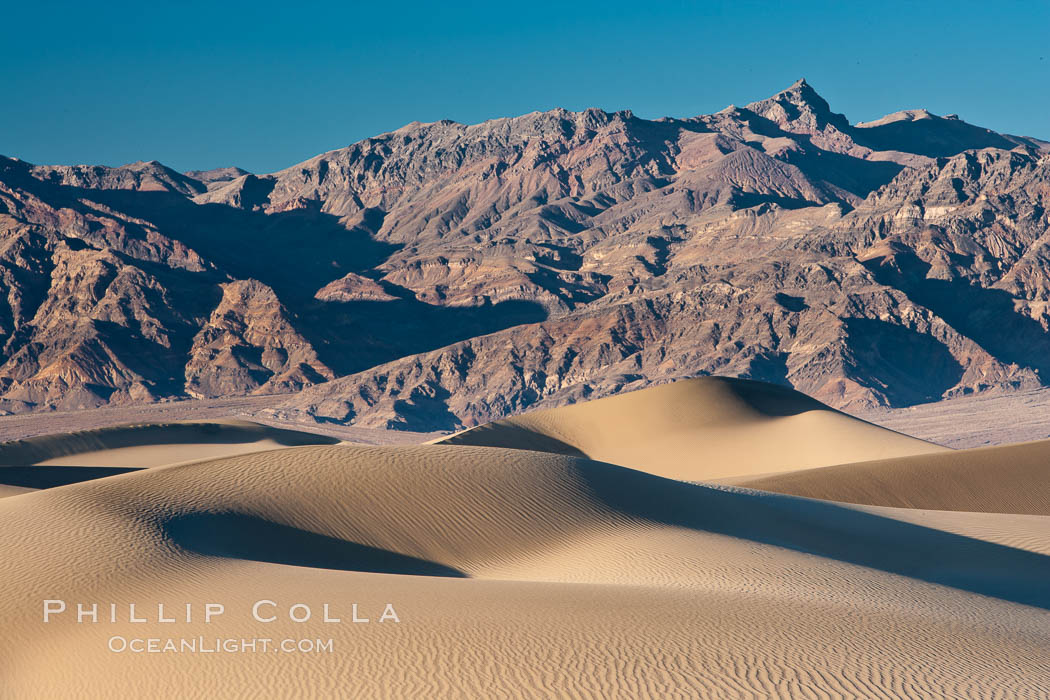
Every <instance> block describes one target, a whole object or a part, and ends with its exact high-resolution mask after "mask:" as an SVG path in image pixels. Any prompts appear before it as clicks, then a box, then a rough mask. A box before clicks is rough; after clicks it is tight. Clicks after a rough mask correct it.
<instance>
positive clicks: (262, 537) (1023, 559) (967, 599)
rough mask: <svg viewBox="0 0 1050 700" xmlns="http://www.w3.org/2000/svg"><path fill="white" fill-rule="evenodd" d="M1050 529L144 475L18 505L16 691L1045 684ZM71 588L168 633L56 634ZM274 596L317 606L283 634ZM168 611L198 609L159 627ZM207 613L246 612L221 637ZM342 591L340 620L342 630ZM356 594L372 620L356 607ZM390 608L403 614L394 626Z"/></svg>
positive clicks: (164, 693) (281, 465)
mask: <svg viewBox="0 0 1050 700" xmlns="http://www.w3.org/2000/svg"><path fill="white" fill-rule="evenodd" d="M1048 523H1050V518H1046V517H1042V516H1012V515H1008V516H998V515H991V514H981V513H977V514H966V513H937V512H931V511H905V510H899V509H892V508H873V507H851V506H844V505H840V504H835V503H827V502H822V501H815V500H808V499H802V498H796V497H791V496H784V495H778V494H768V493H760V492H754V491H748V490H739V489H734V488H731V487H710V486H703V485H695V484H689V483H684V482H679V481H671V480H667V479H662V478H659V477H656V476H652V475H649V474H645V473H642V472H637V471H633V470H629V469H623V468H620V467H616V466H612V465H608V464H602V463H597V462H592V461H590V460H586V459H580V458H574V457H567V456H562V455H555V454H549V453H537V452H530V451H524V450H511V449H500V448H485V447H469V446H441V445H423V446H416V447H357V446H348V445H332V446H305V447H291V448H287V449H280V450H274V451H269V452H260V453H255V454H247V455H237V456H230V457H222V458H218V459H212V460H208V461H203V462H197V463H190V464H181V465H175V466H167V467H159V468H155V469H145V470H138V471H134V472H128V473H126V474H120V475H115V476H110V477H107V478H101V479H97V480H92V481H85V482H81V483H77V484H71V485H67V486H61V487H56V488H52V489H49V490H46V491H40V492H36V493H28V494H23V495H18V496H13V497H10V498H6V499H4V500H3V501H0V555H2V556H3V560H4V562H5V566H4V568H3V570H0V587H2V589H3V590H4V591H5V594H4V596H3V597H2V598H0V619H3V620H4V623H5V635H4V636H3V637H2V638H0V675H2V677H3V678H4V683H3V686H2V688H3V689H2V691H0V693H3V694H4V696H5V697H55V696H73V695H76V696H79V697H190V696H201V695H205V696H210V697H259V696H266V697H273V696H290V695H298V696H306V697H332V696H338V697H354V696H357V697H375V696H387V697H507V698H517V697H550V696H552V695H562V696H565V695H574V696H578V697H593V698H598V697H639V696H644V695H650V696H678V697H696V696H698V695H699V696H707V697H726V696H738V697H739V696H743V697H747V696H751V697H758V696H768V695H770V694H779V695H781V696H793V697H828V696H829V695H836V696H842V695H851V696H862V697H884V698H889V697H906V696H910V697H972V696H977V695H985V696H992V695H1000V696H1004V697H1005V696H1010V697H1020V696H1024V695H1027V696H1030V697H1038V696H1040V695H1041V694H1042V692H1043V691H1044V690H1045V689H1046V688H1048V687H1050V663H1048V662H1050V613H1048V612H1047V608H1050V591H1048V590H1047V587H1046V585H1045V581H1046V580H1047V577H1048V576H1050V558H1048V557H1046V556H1045V555H1044V553H1045V552H1047V551H1050V525H1048ZM1011 533H1015V534H1011ZM1018 545H1023V546H1018ZM379 572H385V573H379ZM45 599H60V600H64V601H67V602H68V603H69V604H70V605H73V604H75V602H84V603H91V602H99V603H102V604H103V608H102V609H103V617H105V614H106V613H105V611H106V610H108V604H109V603H111V602H112V603H118V604H121V606H122V607H123V606H124V605H126V604H127V603H130V602H135V603H138V606H139V614H144V615H145V616H146V618H147V619H148V620H149V621H147V622H145V623H131V622H127V621H123V622H118V623H115V624H111V623H109V622H106V621H102V622H99V623H96V624H92V623H90V622H87V621H85V622H83V623H80V624H77V623H76V622H75V614H73V613H63V614H61V615H60V616H58V617H57V618H56V619H54V620H52V621H51V622H49V623H47V624H45V623H44V622H43V621H42V604H43V601H44V600H45ZM259 599H269V600H273V601H275V602H276V603H278V606H279V608H281V609H282V610H287V607H288V606H290V605H292V604H293V603H305V604H307V605H310V606H311V608H312V610H313V615H314V617H312V618H311V620H310V621H308V622H305V623H295V622H291V621H289V620H288V619H287V616H286V615H283V614H282V616H281V618H280V619H279V620H278V621H275V622H271V623H260V622H256V621H254V620H252V618H251V615H250V608H251V605H252V603H253V601H256V600H259ZM158 602H164V603H167V604H168V611H169V613H170V612H171V611H172V610H175V609H178V610H181V608H182V606H184V605H185V603H187V602H189V603H191V605H196V606H198V607H197V608H196V613H195V615H196V616H195V617H194V618H193V621H192V622H190V623H185V622H175V623H162V622H158V621H156V619H155V618H156V610H155V606H156V604H157V603H158ZM206 602H221V603H223V604H224V605H225V607H226V612H225V613H223V615H222V616H221V617H220V618H219V619H217V620H213V621H212V622H211V623H209V624H205V623H204V622H203V621H202V620H201V616H202V614H201V610H202V608H203V605H204V604H205V603H206ZM326 602H327V603H329V604H330V605H331V607H332V608H333V610H332V612H333V613H334V614H336V615H337V616H339V617H341V619H342V620H343V621H342V622H341V623H324V622H322V621H321V620H320V619H318V618H320V616H321V615H320V608H321V606H322V605H323V604H324V603H326ZM355 602H356V603H357V604H358V605H359V608H360V614H361V615H362V616H367V617H369V619H370V620H371V622H370V623H367V624H355V623H353V622H350V617H351V613H350V605H351V604H352V603H355ZM386 603H392V604H393V605H394V606H395V608H396V612H397V614H398V617H399V619H400V622H399V623H394V622H391V621H388V622H384V623H379V622H378V617H379V615H380V614H381V612H382V610H383V607H384V605H385V604H386ZM151 608H153V609H152V610H151ZM120 615H121V619H122V620H123V619H125V618H126V617H127V613H126V611H124V610H122V612H121V613H120ZM115 635H122V636H125V637H136V638H149V637H157V638H168V637H192V636H195V635H206V636H208V637H216V636H221V637H224V638H225V637H237V638H240V637H267V638H275V639H281V638H284V637H289V638H296V639H299V638H323V639H328V638H331V639H332V640H333V652H332V653H322V654H287V653H278V652H271V653H268V654H263V653H254V654H253V653H239V654H234V653H226V654H177V653H143V654H131V653H129V652H124V653H113V652H110V651H108V650H107V641H108V640H109V639H110V638H111V637H113V636H115Z"/></svg>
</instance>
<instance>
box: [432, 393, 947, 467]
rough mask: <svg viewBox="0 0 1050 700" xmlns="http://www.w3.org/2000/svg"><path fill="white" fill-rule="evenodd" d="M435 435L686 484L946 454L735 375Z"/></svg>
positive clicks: (459, 442) (460, 442)
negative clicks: (579, 460) (600, 463)
mask: <svg viewBox="0 0 1050 700" xmlns="http://www.w3.org/2000/svg"><path fill="white" fill-rule="evenodd" d="M434 442H435V443H436V444H444V445H487V446H491V447H507V448H514V449H524V450H538V451H541V452H553V453H557V454H567V455H576V456H586V457H590V458H591V459H596V460H600V461H603V462H610V463H613V464H619V465H621V466H626V467H631V468H633V469H641V470H643V471H647V472H650V473H652V474H657V475H659V476H665V477H669V478H673V479H681V480H687V481H703V480H707V479H715V478H720V477H732V476H741V475H757V474H768V473H772V472H781V471H790V470H794V469H804V468H807V467H817V466H825V465H829V464H842V463H845V462H857V461H862V460H870V459H880V458H890V457H902V456H909V455H919V454H932V453H936V452H942V451H947V449H946V448H943V447H940V446H939V445H934V444H932V443H928V442H923V441H922V440H918V439H916V438H912V437H909V436H907V435H902V434H901V433H895V432H893V431H891V430H886V429H885V428H880V427H878V426H876V425H873V424H871V423H867V422H865V421H862V420H859V419H857V418H853V417H852V416H848V415H846V414H844V413H841V412H839V411H836V410H834V409H832V408H830V407H828V406H826V405H824V404H822V403H820V402H819V401H817V400H815V399H812V398H810V397H808V396H806V395H805V394H802V393H799V392H797V391H794V390H792V389H788V388H785V387H780V386H776V385H773V384H766V383H763V382H755V381H750V380H746V379H734V378H728V377H700V378H696V379H686V380H681V381H678V382H674V383H672V384H663V385H659V386H654V387H650V388H647V389H641V390H639V391H633V392H630V393H627V394H620V395H617V396H611V397H608V398H603V399H598V400H596V401H588V402H585V403H579V404H574V405H571V406H564V407H560V408H554V409H548V410H542V411H534V412H531V413H525V414H523V415H520V416H515V417H512V418H506V419H503V420H499V421H495V422H493V423H488V424H485V425H481V426H478V427H476V428H470V429H469V430H464V431H462V432H460V433H456V434H455V435H451V436H449V437H446V438H440V439H438V440H435V441H434Z"/></svg>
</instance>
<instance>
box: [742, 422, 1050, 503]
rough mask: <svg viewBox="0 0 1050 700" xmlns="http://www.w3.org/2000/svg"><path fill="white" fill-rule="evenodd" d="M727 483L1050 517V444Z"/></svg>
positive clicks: (869, 500) (846, 498) (975, 450)
mask: <svg viewBox="0 0 1050 700" xmlns="http://www.w3.org/2000/svg"><path fill="white" fill-rule="evenodd" d="M724 481H725V482H728V483H733V484H736V485H739V486H746V487H748V488H753V489H760V490H763V491H774V492H777V493H785V494H793V495H796V496H805V497H807V498H819V499H824V500H829V501H842V502H845V503H858V504H867V505H876V506H893V507H897V508H921V509H926V510H961V511H972V512H982V513H1018V514H1029V515H1050V440H1040V441H1038V442H1028V443H1020V444H1016V445H1001V446H997V447H978V448H973V449H969V450H953V451H949V452H942V453H939V454H931V455H920V456H913V457H898V458H895V459H884V460H874V461H870V462H862V463H859V464H841V465H835V466H828V467H818V468H816V469H805V470H801V471H794V472H790V473H785V474H775V475H772V476H762V477H757V478H755V477H743V478H735V479H727V480H724Z"/></svg>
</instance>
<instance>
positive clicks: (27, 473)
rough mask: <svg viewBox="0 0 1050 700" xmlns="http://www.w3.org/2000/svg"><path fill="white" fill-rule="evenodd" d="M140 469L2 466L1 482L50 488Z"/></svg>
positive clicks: (6, 484)
mask: <svg viewBox="0 0 1050 700" xmlns="http://www.w3.org/2000/svg"><path fill="white" fill-rule="evenodd" d="M139 470H140V468H139V467H50V466H36V467H33V466H30V467H0V484H3V485H4V486H22V487H25V488H31V489H50V488H54V487H56V486H66V485H68V484H79V483H80V482H82V481H92V480H94V479H102V478H104V477H107V476H116V475H117V474H127V473H128V472H137V471H139Z"/></svg>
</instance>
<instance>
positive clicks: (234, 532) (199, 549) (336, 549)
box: [163, 512, 466, 578]
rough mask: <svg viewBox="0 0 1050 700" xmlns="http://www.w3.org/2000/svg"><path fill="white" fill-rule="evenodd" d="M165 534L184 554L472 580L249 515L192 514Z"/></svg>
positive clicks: (166, 525)
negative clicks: (185, 552) (187, 552)
mask: <svg viewBox="0 0 1050 700" xmlns="http://www.w3.org/2000/svg"><path fill="white" fill-rule="evenodd" d="M163 530H164V533H165V535H167V537H168V538H169V539H170V540H171V541H172V542H174V543H175V544H176V545H178V546H179V547H181V548H182V549H184V550H186V551H189V552H195V553H197V554H203V555H207V556H213V557H225V558H229V559H245V560H249V561H259V562H267V563H270V564H286V565H289V566H308V567H312V568H315V569H335V570H339V571H362V572H367V573H373V574H401V575H408V576H444V577H451V578H464V577H465V576H466V575H465V574H464V573H463V572H461V571H459V570H457V569H453V568H452V567H449V566H444V565H443V564H438V563H436V562H432V561H427V560H425V559H418V558H416V557H412V556H408V555H406V554H399V553H397V552H391V551H388V550H385V549H378V548H376V547H369V546H368V545H363V544H358V543H356V542H348V541H346V540H341V539H338V538H336V537H329V536H327V535H319V534H317V533H315V532H309V531H307V530H300V529H298V528H295V527H291V526H288V525H282V524H280V523H275V522H271V521H269V520H265V519H263V518H259V517H256V516H252V515H247V514H244V513H235V512H221V513H215V512H207V513H188V514H185V515H180V516H176V517H174V518H172V519H170V520H167V521H166V522H165V523H164V526H163Z"/></svg>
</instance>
